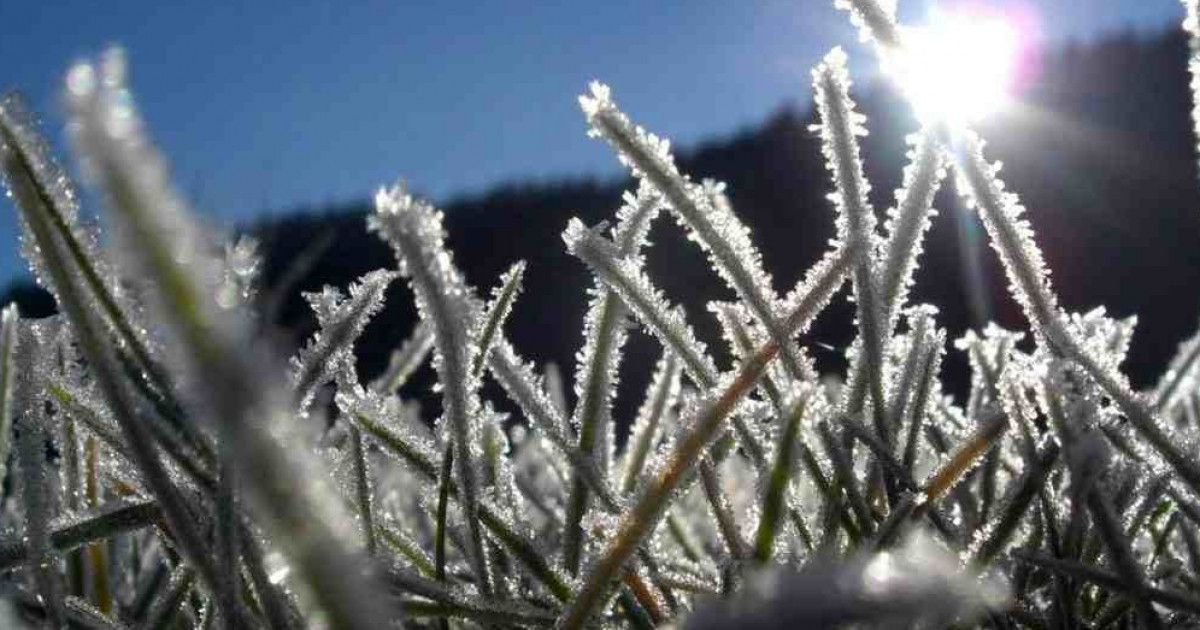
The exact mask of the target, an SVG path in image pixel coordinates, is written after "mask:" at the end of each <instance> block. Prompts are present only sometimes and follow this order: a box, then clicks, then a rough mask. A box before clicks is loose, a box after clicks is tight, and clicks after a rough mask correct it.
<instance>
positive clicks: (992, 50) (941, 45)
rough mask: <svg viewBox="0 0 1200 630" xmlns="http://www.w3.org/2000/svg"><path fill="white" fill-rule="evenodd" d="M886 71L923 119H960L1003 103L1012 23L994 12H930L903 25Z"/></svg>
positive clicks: (1010, 66)
mask: <svg viewBox="0 0 1200 630" xmlns="http://www.w3.org/2000/svg"><path fill="white" fill-rule="evenodd" d="M904 38H905V39H904V41H905V48H904V50H903V51H901V52H897V53H895V54H894V55H893V58H892V59H890V60H888V66H889V67H888V72H889V74H891V75H892V76H893V77H894V78H895V79H896V80H897V81H898V82H899V84H900V86H901V89H903V90H904V91H905V93H906V94H907V95H908V97H909V98H910V99H911V100H912V103H913V107H914V108H915V109H916V112H917V115H918V116H919V117H920V118H921V120H923V121H925V122H934V121H942V122H946V123H950V124H963V123H969V122H974V121H977V120H979V119H980V118H982V117H984V116H987V115H988V114H990V113H992V112H995V111H997V110H999V109H1001V108H1003V107H1004V106H1005V105H1006V104H1007V103H1008V102H1009V99H1010V90H1011V89H1012V87H1013V83H1014V79H1015V76H1016V70H1017V58H1018V53H1019V52H1020V48H1019V47H1020V38H1019V34H1018V33H1017V30H1016V28H1014V26H1013V25H1012V24H1010V23H1009V22H1007V21H1005V20H1004V19H1002V18H999V17H996V16H994V15H946V14H935V15H934V16H933V17H932V18H931V19H930V21H929V24H928V25H927V26H924V27H915V28H908V29H906V30H905V33H904Z"/></svg>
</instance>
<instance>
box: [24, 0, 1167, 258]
mask: <svg viewBox="0 0 1200 630" xmlns="http://www.w3.org/2000/svg"><path fill="white" fill-rule="evenodd" d="M40 4H45V3H40ZM934 4H940V5H948V6H955V5H963V4H971V5H972V6H983V7H988V8H989V9H996V10H1000V11H1003V12H1008V13H1011V14H1012V15H1021V16H1024V17H1023V18H1022V20H1023V21H1022V24H1024V25H1026V26H1027V28H1028V30H1029V33H1027V36H1028V38H1029V39H1030V41H1031V42H1032V43H1033V44H1035V45H1048V46H1051V47H1056V46H1060V45H1062V44H1063V43H1064V42H1065V41H1067V40H1077V41H1094V40H1096V39H1098V38H1100V39H1102V38H1104V37H1105V36H1111V35H1112V34H1114V33H1120V32H1123V31H1133V32H1136V33H1140V34H1147V33H1157V32H1160V31H1161V30H1162V29H1164V28H1176V27H1177V24H1178V22H1179V21H1180V20H1181V19H1182V9H1181V8H1180V7H1179V5H1178V3H1177V2H1175V1H1174V0H1153V1H1152V2H1132V1H1130V2H1120V3H1116V4H1114V5H1113V6H1109V7H1106V10H1105V11H1103V12H1089V11H1082V10H1080V9H1079V8H1077V7H1076V6H1074V5H1073V4H1072V3H1070V2H1066V1H1064V0H1051V1H1046V2H1037V3H1034V2H1030V1H1028V0H1003V1H996V2H974V3H966V2H957V1H954V2H943V3H933V2H916V3H913V2H904V3H901V13H902V17H905V18H906V19H908V20H910V21H911V20H916V19H917V18H918V17H919V16H920V15H922V14H923V13H924V12H926V11H928V10H929V7H930V6H933V5H934ZM205 6H207V5H205ZM289 6H290V9H289V11H281V10H278V9H276V8H274V7H272V6H270V4H269V3H263V4H256V5H255V6H253V7H241V8H238V7H226V8H222V9H220V10H207V9H204V8H202V7H200V6H199V5H193V4H191V3H180V4H177V5H176V4H173V5H171V6H170V7H164V6H160V5H154V6H152V7H150V6H143V5H142V3H140V2H133V3H124V4H118V5H115V6H114V7H113V8H112V10H111V11H109V12H106V13H104V14H101V15H96V16H94V19H92V20H86V21H85V20H78V19H70V20H68V19H66V16H78V15H82V14H85V13H87V12H83V11H81V10H80V8H79V7H76V6H74V3H72V2H63V3H55V4H54V5H53V6H36V7H35V6H17V4H15V3H6V4H5V5H4V6H3V7H0V21H2V22H5V23H8V24H24V25H26V28H23V29H13V30H12V32H10V33H9V34H8V35H7V36H6V37H5V38H4V39H3V40H2V41H0V57H2V58H7V59H21V60H22V63H21V64H15V65H11V66H8V67H7V68H6V72H7V73H9V74H0V89H10V88H19V89H21V90H23V91H25V92H26V94H27V95H28V96H29V100H30V104H31V106H32V107H33V109H34V110H35V112H36V113H38V114H39V115H40V116H41V117H42V119H43V121H44V125H43V126H44V130H45V132H46V133H47V135H48V136H49V137H50V139H51V142H52V143H53V144H54V145H55V148H56V149H57V150H58V152H59V154H60V156H64V157H65V158H66V159H65V161H66V163H67V166H68V171H70V172H75V170H76V169H75V168H74V163H73V160H72V159H70V157H69V153H68V152H67V151H65V150H64V149H65V147H64V143H63V142H62V141H61V136H62V117H61V115H60V112H59V111H58V110H59V108H58V106H57V93H58V78H59V77H61V76H62V74H63V72H64V71H65V69H66V68H67V66H68V65H69V63H70V62H71V61H72V60H74V59H77V58H79V57H80V56H81V55H94V54H96V53H97V52H98V51H99V50H100V49H101V48H102V47H103V46H104V45H106V44H108V43H110V42H118V43H121V44H122V45H123V46H125V47H126V48H127V50H128V52H129V55H130V61H131V76H132V82H133V87H134V90H135V97H136V98H137V99H138V101H139V104H140V105H141V108H142V110H143V112H144V114H145V116H146V118H147V120H148V121H149V123H150V125H151V133H152V136H153V138H154V139H155V141H156V143H157V144H158V145H159V146H160V148H161V149H162V150H163V152H164V153H165V154H166V155H167V157H168V159H169V160H170V161H171V164H172V171H173V175H174V177H175V181H176V183H177V185H178V186H179V187H180V189H181V190H182V191H183V192H184V194H185V196H187V197H188V198H189V200H190V201H191V202H192V203H193V205H194V207H195V209H196V210H197V212H199V213H200V214H201V215H203V216H205V217H206V218H207V219H208V220H209V221H212V222H214V223H216V224H217V225H219V226H229V225H237V224H243V223H245V222H246V221H247V220H250V219H251V218H253V217H256V216H262V215H264V214H268V215H269V214H275V213H280V212H288V211H291V210H293V209H296V208H303V207H319V206H323V205H330V204H336V203H345V202H352V201H354V200H358V199H362V198H365V197H367V196H369V195H370V194H371V191H373V190H374V189H375V188H377V187H378V186H380V185H383V184H387V183H390V182H392V181H394V180H395V179H396V178H397V177H403V178H404V179H405V180H406V181H407V182H409V183H410V184H411V185H412V186H413V187H414V188H415V189H417V190H419V191H422V192H423V193H424V194H427V195H429V196H431V197H432V198H434V199H436V200H440V201H448V200H452V199H461V198H463V197H471V196H482V195H484V194H486V192H487V191H490V190H492V189H495V188H497V187H503V186H505V185H509V184H513V183H521V182H531V181H532V182H551V183H552V182H554V181H558V180H561V179H564V178H568V179H569V178H575V177H599V178H602V179H608V178H611V177H614V176H617V175H618V174H619V173H620V169H619V166H618V165H617V164H616V161H615V160H613V159H612V157H611V156H610V155H608V153H607V151H605V150H604V149H603V148H602V147H599V146H597V144H596V143H595V142H592V141H590V140H589V139H588V138H586V137H585V134H584V130H585V127H584V124H583V120H582V117H581V116H580V115H579V112H578V108H577V106H576V105H575V96H576V95H577V94H579V93H580V92H581V91H583V90H584V89H585V87H586V83H587V82H588V81H589V80H591V79H593V78H598V79H601V80H604V81H606V82H608V83H609V84H610V85H612V86H613V89H614V91H615V95H616V97H617V98H618V99H619V101H620V102H621V103H622V105H623V106H624V107H625V108H626V109H627V110H628V111H630V112H631V113H633V114H634V115H635V116H637V117H638V118H639V119H640V120H643V121H644V122H645V123H646V124H647V125H649V126H651V127H653V128H654V129H655V130H656V131H657V132H659V133H661V134H662V135H664V136H666V137H669V138H671V139H672V141H673V142H674V143H675V144H676V145H678V146H696V145H698V144H703V143H705V142H708V141H711V140H713V139H716V140H717V141H720V139H721V138H727V137H730V136H733V135H735V134H736V133H738V132H739V131H743V130H746V129H753V128H756V127H758V126H760V125H761V124H762V123H763V121H765V120H767V119H769V117H770V116H771V114H772V112H775V111H777V110H779V109H780V108H783V107H789V106H790V107H799V108H805V107H807V103H808V100H809V91H810V90H809V79H808V72H809V69H810V68H811V67H812V66H813V65H814V64H815V63H816V61H817V60H818V59H819V57H820V56H821V55H822V54H823V53H824V52H825V51H826V50H828V48H829V47H831V46H833V45H834V44H839V43H842V44H844V43H846V42H853V41H854V40H855V36H854V34H853V31H852V29H851V28H850V27H849V25H848V24H847V23H846V20H845V19H844V16H843V15H841V14H840V12H838V11H836V10H835V9H834V8H833V7H832V2H812V3H795V2H777V1H774V0H770V1H766V0H764V1H759V2H749V3H739V4H738V5H735V6H733V7H726V6H721V7H718V6H717V5H715V4H714V5H708V4H705V5H696V4H695V3H689V4H688V5H687V6H686V7H683V6H678V7H676V6H661V7H655V9H654V12H652V13H649V14H647V12H646V11H645V10H644V9H642V8H640V7H638V6H634V5H633V4H629V5H623V4H620V3H618V4H616V5H606V6H605V7H603V8H592V9H590V11H592V12H590V13H589V12H580V11H577V10H562V9H550V8H547V7H542V8H540V9H537V10H529V9H528V7H523V8H524V9H525V10H523V11H513V10H511V9H509V8H508V7H506V6H505V4H504V3H483V4H482V5H478V6H476V7H475V9H474V10H472V11H468V12H465V13H462V12H460V13H459V14H454V15H453V17H451V13H449V12H447V13H439V12H438V11H434V10H432V9H428V8H416V7H409V6H403V5H394V4H376V3H371V2H367V3H358V4H355V5H352V6H348V7H344V8H343V7H339V8H338V9H336V10H335V9H331V8H329V7H325V6H323V5H321V4H319V3H309V4H304V5H295V6H292V5H289ZM473 6H474V5H473ZM442 10H445V11H448V9H445V8H443V9H442ZM1094 13H1095V14H1094ZM1101 13H1102V14H1101ZM317 18H320V19H317ZM635 18H636V19H635ZM1026 18H1027V19H1026ZM397 22H400V24H399V25H397ZM50 26H58V27H60V28H57V29H56V30H54V32H53V33H50V32H49V31H47V29H48V28H49V27H50ZM389 27H391V28H393V29H394V30H389ZM64 29H65V30H64ZM47 41H51V42H54V43H53V45H49V46H47V45H46V42H47ZM31 49H32V50H38V51H39V52H38V54H36V55H29V54H27V53H26V52H25V51H27V50H31ZM848 51H849V52H850V54H851V57H852V59H853V60H854V62H855V63H854V68H853V69H854V71H855V73H856V76H855V80H856V82H857V83H858V84H859V85H866V84H869V83H871V82H872V81H874V80H875V79H876V78H877V77H875V75H874V74H873V65H874V63H873V60H872V59H871V53H870V52H869V51H868V50H867V49H866V48H865V47H863V46H861V45H854V44H851V45H850V46H848ZM85 200H86V201H89V202H90V203H88V206H89V207H88V208H87V210H89V211H94V208H92V207H91V206H94V205H95V204H94V200H90V199H87V198H85ZM15 229H16V226H15V219H14V216H13V213H12V212H3V213H0V238H3V239H4V240H5V241H6V242H8V243H15ZM14 276H22V277H27V275H26V274H25V272H24V265H23V262H22V261H20V260H19V258H18V257H17V255H16V248H15V247H12V246H6V247H4V248H0V281H5V280H7V279H8V278H11V277H14Z"/></svg>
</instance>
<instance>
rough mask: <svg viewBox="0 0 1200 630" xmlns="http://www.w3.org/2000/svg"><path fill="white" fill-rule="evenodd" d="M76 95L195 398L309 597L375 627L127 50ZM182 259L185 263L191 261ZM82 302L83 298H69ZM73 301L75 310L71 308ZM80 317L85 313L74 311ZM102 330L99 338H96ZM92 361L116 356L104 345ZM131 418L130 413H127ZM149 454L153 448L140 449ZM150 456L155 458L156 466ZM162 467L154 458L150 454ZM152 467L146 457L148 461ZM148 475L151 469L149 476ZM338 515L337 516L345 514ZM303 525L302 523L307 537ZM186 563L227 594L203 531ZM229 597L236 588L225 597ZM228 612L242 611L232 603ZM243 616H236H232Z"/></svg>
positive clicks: (104, 180)
mask: <svg viewBox="0 0 1200 630" xmlns="http://www.w3.org/2000/svg"><path fill="white" fill-rule="evenodd" d="M67 83H68V89H67V101H68V104H69V109H70V110H71V114H72V129H73V131H74V141H75V144H76V146H77V147H78V150H79V151H80V154H81V155H82V157H83V160H84V162H85V165H86V167H87V169H88V170H89V171H90V172H91V173H92V174H93V175H94V177H95V179H96V181H97V182H98V185H99V187H100V188H101V189H102V190H103V192H104V193H105V194H106V196H107V199H108V201H109V206H110V210H111V212H110V216H111V218H112V219H113V222H114V224H115V226H116V229H115V230H114V232H115V233H116V235H117V236H118V237H119V238H123V239H126V243H128V244H129V246H128V247H125V248H123V249H124V250H125V251H126V253H128V254H129V256H130V260H129V263H130V264H131V265H132V266H133V267H135V268H136V269H138V270H139V271H140V273H143V274H145V276H146V277H148V278H152V279H153V280H154V281H155V284H156V287H157V296H156V297H157V298H158V300H159V306H158V307H159V308H160V309H161V311H162V315H163V317H164V318H165V319H166V321H167V322H169V324H170V327H171V329H172V330H173V331H174V333H175V334H176V335H178V339H179V352H180V354H181V355H182V356H181V357H180V361H181V363H182V365H184V366H186V369H188V370H190V372H191V373H192V374H194V375H197V378H196V379H195V386H196V391H195V392H193V399H192V400H191V401H189V402H191V403H192V404H194V405H196V406H197V408H198V410H199V412H200V415H201V416H202V417H204V418H205V419H206V420H208V421H209V422H210V423H212V425H213V426H215V427H217V428H218V430H219V431H221V432H222V434H223V439H226V440H228V443H229V444H230V445H231V446H232V448H233V452H234V460H235V462H237V464H238V465H239V466H243V467H244V468H242V472H243V474H242V475H241V476H240V478H241V479H242V480H243V481H244V482H245V487H246V492H247V496H248V498H250V499H251V501H250V503H251V504H252V505H253V506H254V507H255V508H256V510H257V514H258V515H259V516H260V517H262V518H263V519H264V520H265V521H266V522H267V523H268V524H269V525H270V529H271V530H272V531H274V532H276V533H278V534H281V535H282V536H281V537H279V538H278V539H277V540H278V541H279V542H280V543H282V544H284V547H285V549H286V551H287V554H288V556H289V557H290V558H291V560H292V561H293V562H294V563H295V568H296V569H297V571H296V572H295V573H294V575H299V576H301V579H302V580H303V581H304V582H305V583H306V585H307V587H308V588H307V594H308V595H309V596H311V597H313V598H314V600H315V601H316V602H318V605H319V606H320V607H321V608H322V610H324V611H325V612H326V614H328V615H329V616H330V620H331V623H332V624H333V625H335V626H342V627H371V626H374V625H378V622H379V620H381V619H383V618H384V613H383V610H382V607H381V606H380V604H379V601H378V600H377V599H376V598H374V597H372V596H371V593H372V591H373V588H372V586H371V584H370V580H369V579H368V578H367V576H365V575H363V573H362V571H360V570H359V569H358V567H359V566H360V564H359V563H358V562H357V558H356V554H354V553H352V552H351V551H350V550H349V548H348V547H347V546H346V545H345V544H344V542H343V540H342V539H341V538H340V537H339V535H338V534H337V533H336V528H337V527H339V526H341V525H340V524H335V520H336V519H337V517H335V516H334V513H335V510H336V509H337V508H335V507H334V506H335V505H336V503H335V502H334V500H333V498H332V497H330V496H329V495H328V494H327V490H326V489H325V488H324V486H323V485H322V484H319V483H308V484H296V483H295V480H296V479H299V478H308V479H312V480H318V479H320V477H319V476H317V475H309V474H306V473H305V472H301V471H305V470H306V469H307V467H309V466H311V465H312V464H311V462H310V461H308V460H305V459H301V453H300V452H298V451H287V450H284V449H283V448H282V446H281V445H280V444H279V442H277V441H276V439H275V438H274V437H273V436H272V435H270V434H268V433H267V431H265V430H264V429H263V427H264V418H265V422H266V426H269V427H272V428H274V426H275V425H276V424H277V423H278V422H279V420H280V418H281V416H282V415H283V414H284V413H285V412H284V411H283V408H284V403H283V400H282V397H281V396H280V389H281V388H280V384H277V383H274V382H272V381H270V380H269V379H268V378H266V377H265V375H264V374H263V372H262V370H260V369H259V366H257V365H255V364H254V361H253V358H252V357H250V356H247V355H248V353H247V352H246V351H245V348H246V343H245V342H246V340H247V339H248V337H249V335H250V334H251V333H252V328H251V327H250V326H249V325H248V322H246V321H244V320H242V319H240V316H239V314H238V313H236V312H233V311H228V310H222V309H221V308H220V307H219V306H218V305H217V304H216V302H215V299H214V298H213V294H212V293H206V292H205V290H203V289H202V288H204V287H208V286H209V284H210V283H211V282H213V281H214V279H215V278H216V277H217V275H216V274H217V272H218V270H219V265H220V261H219V259H217V258H215V257H212V256H210V254H208V253H207V252H205V251H204V250H203V242H204V239H203V238H202V237H200V236H199V235H198V234H197V230H196V228H195V226H194V225H192V223H191V220H190V218H189V217H188V215H187V212H186V208H185V205H184V203H183V201H182V200H181V199H180V198H179V196H178V195H177V194H176V193H175V191H174V190H173V188H172V187H171V185H170V184H169V182H168V177H167V174H166V169H165V167H164V165H163V163H162V159H161V157H160V156H159V155H158V154H157V152H156V151H155V150H154V149H153V147H152V146H151V145H150V143H149V140H148V139H147V138H146V135H145V132H144V129H143V128H142V123H141V120H140V118H139V116H138V114H137V111H136V110H135V109H134V107H133V102H132V99H131V98H130V95H129V92H128V90H127V88H126V86H125V65H124V58H123V56H122V54H121V53H120V52H119V51H118V50H110V51H109V52H108V53H106V55H105V56H104V57H103V59H102V61H101V63H100V64H99V65H94V64H92V63H88V62H84V63H80V64H77V65H76V66H75V67H73V68H72V69H71V71H70V73H69V75H68V81H67ZM181 261H187V262H188V264H186V265H185V264H183V263H182V262H181ZM72 308H74V307H72ZM70 310H71V309H69V312H70ZM71 315H72V320H73V321H76V323H77V326H78V322H79V321H84V318H85V317H86V314H84V313H81V312H78V311H77V312H72V313H71ZM92 336H94V335H92ZM94 346H95V347H92V348H90V349H89V352H88V354H89V355H90V356H91V357H92V358H100V361H99V362H100V363H101V364H102V365H103V364H104V363H106V362H108V361H107V358H106V356H105V355H104V354H103V352H104V350H103V349H102V348H101V347H99V346H100V344H99V343H98V341H97V342H96V343H95V344H94ZM119 387H120V386H119V385H118V384H117V382H116V379H115V378H114V379H113V382H112V383H110V384H106V385H105V387H104V388H105V390H106V391H108V392H109V395H108V398H109V400H110V402H113V403H119V404H121V408H114V412H116V415H117V416H118V417H125V416H130V414H129V413H128V412H129V409H130V406H129V404H128V402H127V401H126V400H125V399H124V396H123V395H122V394H120V393H118V392H119ZM125 423H126V424H129V422H128V421H125ZM126 433H127V434H128V436H127V441H128V442H129V443H130V447H131V449H132V450H133V452H135V453H137V454H139V456H142V457H148V456H149V454H150V453H152V452H153V446H152V445H151V443H150V441H149V439H147V438H145V437H143V436H142V434H141V432H140V431H131V430H126ZM143 453H145V454H146V455H141V454H143ZM150 463H151V462H147V464H150ZM152 465H153V466H155V467H156V468H155V469H160V468H161V465H160V464H158V463H157V462H153V463H152ZM142 468H143V470H146V469H147V465H143V466H142ZM148 476H149V475H148ZM154 483H158V485H159V486H161V487H159V488H156V490H157V491H156V495H158V498H159V500H160V503H161V505H162V507H163V511H164V514H165V515H166V516H167V518H168V521H169V522H171V523H172V529H173V530H175V531H176V533H177V535H179V534H180V533H181V532H182V533H187V532H189V531H192V528H191V526H190V525H185V523H188V517H187V516H185V511H184V507H183V505H182V504H177V503H178V500H177V499H171V496H172V494H167V493H168V492H173V491H171V490H170V482H169V481H167V480H166V479H164V480H163V481H162V482H161V483H159V482H154ZM338 522H340V521H338ZM295 532H303V533H304V535H303V536H299V535H296V534H295ZM185 540H187V541H188V542H187V544H185V545H184V548H185V549H188V550H190V553H189V560H190V561H191V562H193V563H195V564H196V566H197V567H198V573H199V574H200V575H201V576H202V577H203V578H204V581H205V582H207V583H208V584H209V586H211V587H213V588H215V589H217V592H219V593H220V592H223V591H222V590H221V589H222V588H228V585H223V582H224V580H221V579H219V578H218V577H217V576H216V574H215V572H214V570H213V569H212V568H211V566H212V565H211V560H210V559H209V558H208V557H207V556H206V555H205V554H204V552H203V551H201V549H202V548H203V545H202V544H201V543H200V538H199V536H198V535H196V534H195V533H194V532H193V533H189V534H187V538H185ZM222 600H223V601H224V602H226V603H227V604H229V605H233V604H232V602H235V601H238V598H237V597H236V596H234V595H232V594H229V595H227V596H225V597H222ZM225 612H226V614H234V613H233V611H230V610H226V611H225ZM234 618H236V617H234Z"/></svg>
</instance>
